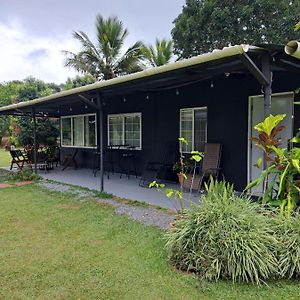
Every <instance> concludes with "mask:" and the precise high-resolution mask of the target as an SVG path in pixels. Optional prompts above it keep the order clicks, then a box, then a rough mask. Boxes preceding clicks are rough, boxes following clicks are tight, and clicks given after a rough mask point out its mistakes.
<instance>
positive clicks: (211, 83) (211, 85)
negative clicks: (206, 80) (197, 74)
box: [210, 81, 215, 89]
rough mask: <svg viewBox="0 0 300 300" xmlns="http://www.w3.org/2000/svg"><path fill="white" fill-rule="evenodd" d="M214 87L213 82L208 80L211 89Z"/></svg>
mask: <svg viewBox="0 0 300 300" xmlns="http://www.w3.org/2000/svg"><path fill="white" fill-rule="evenodd" d="M214 87H215V86H214V82H213V81H211V82H210V88H211V89H213V88H214Z"/></svg>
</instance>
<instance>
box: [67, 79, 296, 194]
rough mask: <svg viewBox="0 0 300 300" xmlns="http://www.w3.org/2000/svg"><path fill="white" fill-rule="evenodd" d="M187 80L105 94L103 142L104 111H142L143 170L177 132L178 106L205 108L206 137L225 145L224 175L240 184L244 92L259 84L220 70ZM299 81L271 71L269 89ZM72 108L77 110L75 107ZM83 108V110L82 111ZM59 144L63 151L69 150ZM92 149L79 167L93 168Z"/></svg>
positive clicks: (238, 186) (244, 169)
mask: <svg viewBox="0 0 300 300" xmlns="http://www.w3.org/2000/svg"><path fill="white" fill-rule="evenodd" d="M213 86H214V87H213V88H211V81H210V80H207V81H204V82H199V83H196V84H193V85H190V86H185V87H179V88H178V90H179V95H176V89H175V88H174V89H170V90H164V91H158V92H152V93H149V94H148V96H149V99H146V96H147V94H146V93H136V94H131V95H124V97H125V98H126V102H124V101H123V98H122V97H119V98H113V99H104V102H105V106H104V114H103V115H104V128H103V129H104V146H105V147H106V145H107V115H108V114H114V113H132V112H141V113H142V150H141V151H138V150H136V151H135V154H136V157H137V169H138V173H139V174H141V173H142V171H143V169H144V168H145V166H146V164H147V162H148V161H157V160H160V159H161V156H162V151H163V147H164V145H165V144H166V143H167V142H169V141H177V139H178V137H179V126H180V124H179V112H180V109H181V108H189V107H202V106H206V107H207V108H208V137H207V139H208V142H211V143H221V144H222V145H223V151H222V158H221V167H222V172H223V173H224V176H225V178H226V180H228V181H230V182H232V183H234V184H235V187H236V189H237V190H243V188H244V187H245V185H246V181H247V145H248V98H249V96H252V95H259V94H261V87H260V85H259V84H258V82H257V81H256V80H255V79H254V78H252V77H249V76H248V77H245V76H244V75H230V76H229V77H225V76H221V77H219V78H216V79H214V80H213ZM299 86H300V76H299V75H297V76H296V75H294V76H292V77H291V76H287V75H285V74H282V75H278V74H274V80H273V93H277V92H287V91H293V90H295V89H296V88H297V87H299ZM74 112H75V111H74ZM81 113H82V112H81ZM294 122H295V127H297V128H299V127H300V106H299V107H295V119H294ZM72 151H74V150H72V149H71V148H62V153H63V154H64V153H72ZM94 151H96V150H93V149H81V150H80V151H79V153H78V156H77V160H78V161H79V162H80V166H81V167H87V168H92V166H93V156H92V153H93V152H94Z"/></svg>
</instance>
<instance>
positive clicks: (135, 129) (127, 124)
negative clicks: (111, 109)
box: [108, 113, 142, 150]
mask: <svg viewBox="0 0 300 300" xmlns="http://www.w3.org/2000/svg"><path fill="white" fill-rule="evenodd" d="M141 121H142V115H141V113H131V114H121V115H117V114H116V115H108V145H109V146H114V145H118V146H119V145H126V146H132V147H135V148H136V149H138V150H141V148H142V141H141V132H142V126H141Z"/></svg>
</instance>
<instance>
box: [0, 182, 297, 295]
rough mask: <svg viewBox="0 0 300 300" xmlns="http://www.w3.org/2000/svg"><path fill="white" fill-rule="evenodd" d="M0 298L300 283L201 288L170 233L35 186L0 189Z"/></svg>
mask: <svg viewBox="0 0 300 300" xmlns="http://www.w3.org/2000/svg"><path fill="white" fill-rule="evenodd" d="M0 265H1V268H0V299H201V300H202V299H203V300H205V299H299V297H300V293H299V284H298V282H284V281H281V282H279V283H270V284H269V286H262V287H256V286H252V285H246V284H243V285H241V284H237V285H233V284H231V283H228V282H221V283H205V284H202V285H200V286H199V282H198V280H197V279H196V278H195V277H194V276H193V275H190V274H189V275H187V274H183V273H180V272H176V271H175V270H174V269H173V268H172V267H171V266H170V265H169V264H168V262H167V258H166V254H165V251H164V241H163V232H162V231H160V230H159V229H157V228H154V227H145V226H143V225H142V224H140V223H138V222H134V221H130V220H129V219H127V218H126V217H124V216H117V215H115V214H114V211H113V208H111V207H109V206H107V205H99V204H96V203H95V202H93V201H84V202H80V201H78V200H77V201H76V200H73V199H72V196H69V195H67V194H63V193H55V192H49V191H46V190H43V189H41V188H39V187H35V186H24V187H14V188H7V189H1V190H0Z"/></svg>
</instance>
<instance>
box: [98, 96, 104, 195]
mask: <svg viewBox="0 0 300 300" xmlns="http://www.w3.org/2000/svg"><path fill="white" fill-rule="evenodd" d="M97 107H98V109H97V144H98V145H97V149H98V151H99V153H100V157H99V164H100V191H101V192H103V190H104V164H103V155H104V150H103V109H102V101H101V97H100V93H99V92H98V93H97Z"/></svg>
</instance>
